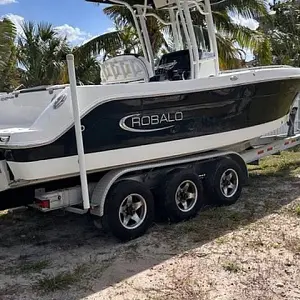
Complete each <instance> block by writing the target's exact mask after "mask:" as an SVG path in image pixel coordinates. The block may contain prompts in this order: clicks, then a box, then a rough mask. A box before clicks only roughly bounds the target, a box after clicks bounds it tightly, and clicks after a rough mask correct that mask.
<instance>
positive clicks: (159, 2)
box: [86, 0, 210, 9]
mask: <svg viewBox="0 0 300 300" xmlns="http://www.w3.org/2000/svg"><path fill="white" fill-rule="evenodd" d="M86 1H88V2H96V3H102V4H116V3H115V2H114V1H113V0H86ZM146 1H147V2H146V3H147V6H148V7H152V8H154V9H160V8H169V7H172V6H173V5H176V0H146ZM185 1H188V0H185ZM200 1H203V0H198V1H195V0H194V1H192V2H200ZM122 2H124V3H127V4H129V5H130V6H136V5H139V6H141V5H143V6H144V5H145V0H122ZM209 2H210V1H209Z"/></svg>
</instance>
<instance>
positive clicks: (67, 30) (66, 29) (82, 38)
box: [0, 0, 95, 45]
mask: <svg viewBox="0 0 300 300" xmlns="http://www.w3.org/2000/svg"><path fill="white" fill-rule="evenodd" d="M0 1H1V0H0ZM3 18H8V19H10V20H11V21H12V22H13V23H14V24H15V26H16V28H17V35H18V36H22V35H23V30H22V26H21V25H22V23H23V22H24V17H22V16H19V15H14V14H7V15H3V16H0V20H1V19H3ZM54 29H55V30H56V32H57V33H58V34H59V35H60V36H62V37H65V36H66V37H67V39H68V41H69V42H70V43H71V44H73V45H74V44H75V45H76V44H81V43H83V42H86V41H88V40H90V39H92V38H94V37H95V36H92V35H91V34H90V33H88V32H85V31H83V30H81V29H80V28H78V27H72V26H70V25H68V24H64V25H61V26H56V27H54Z"/></svg>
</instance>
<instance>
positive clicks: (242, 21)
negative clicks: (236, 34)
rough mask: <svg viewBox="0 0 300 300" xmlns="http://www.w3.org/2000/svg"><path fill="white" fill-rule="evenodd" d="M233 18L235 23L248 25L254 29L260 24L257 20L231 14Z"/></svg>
mask: <svg viewBox="0 0 300 300" xmlns="http://www.w3.org/2000/svg"><path fill="white" fill-rule="evenodd" d="M231 18H232V20H233V22H234V23H236V24H238V25H241V26H245V27H248V28H250V29H252V30H256V29H257V27H258V25H259V23H258V22H257V21H255V20H254V19H246V18H244V17H242V16H237V15H234V16H231Z"/></svg>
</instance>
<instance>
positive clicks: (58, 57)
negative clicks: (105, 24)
mask: <svg viewBox="0 0 300 300" xmlns="http://www.w3.org/2000/svg"><path fill="white" fill-rule="evenodd" d="M22 29H23V32H24V35H22V36H19V38H18V61H19V63H20V64H21V66H22V67H23V68H24V70H25V72H24V73H23V74H22V83H23V84H24V85H25V86H26V87H32V86H39V85H49V84H58V83H61V78H62V74H63V71H64V69H65V64H66V61H65V60H66V55H67V54H68V53H69V52H71V50H70V47H69V45H68V43H67V40H66V38H61V37H59V36H58V34H57V32H56V31H55V30H54V28H53V26H52V25H51V24H44V23H40V24H37V26H36V25H35V24H34V23H33V22H24V23H23V24H22Z"/></svg>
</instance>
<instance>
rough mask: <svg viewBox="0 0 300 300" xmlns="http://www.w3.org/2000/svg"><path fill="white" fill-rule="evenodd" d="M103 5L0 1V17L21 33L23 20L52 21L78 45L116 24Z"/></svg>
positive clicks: (78, 0)
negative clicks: (7, 20)
mask: <svg viewBox="0 0 300 300" xmlns="http://www.w3.org/2000/svg"><path fill="white" fill-rule="evenodd" d="M104 7H105V6H104V5H103V4H101V5H97V4H95V3H92V2H87V1H85V0H0V19H1V18H3V17H4V16H6V17H9V18H10V19H11V20H12V21H13V22H14V23H15V24H16V26H17V29H18V32H19V33H20V32H21V27H20V24H21V23H22V21H23V20H26V21H34V22H48V23H51V24H53V26H54V27H55V28H56V30H57V31H58V32H59V33H60V34H61V35H62V36H67V37H68V40H69V42H70V43H71V44H73V45H78V44H82V43H84V42H85V41H87V40H89V39H91V38H92V37H94V36H97V35H100V34H103V33H105V32H108V31H109V30H111V28H112V26H113V24H112V22H111V21H110V20H109V18H108V17H106V16H105V15H104V14H103V12H102V9H103V8H104ZM233 19H234V21H235V22H236V23H239V24H241V25H245V26H248V27H249V28H251V29H256V28H257V26H258V23H257V22H256V21H254V20H251V19H250V20H249V19H247V20H246V19H243V18H238V17H234V18H233ZM251 58H252V55H251V52H248V51H247V60H250V59H251Z"/></svg>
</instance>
